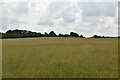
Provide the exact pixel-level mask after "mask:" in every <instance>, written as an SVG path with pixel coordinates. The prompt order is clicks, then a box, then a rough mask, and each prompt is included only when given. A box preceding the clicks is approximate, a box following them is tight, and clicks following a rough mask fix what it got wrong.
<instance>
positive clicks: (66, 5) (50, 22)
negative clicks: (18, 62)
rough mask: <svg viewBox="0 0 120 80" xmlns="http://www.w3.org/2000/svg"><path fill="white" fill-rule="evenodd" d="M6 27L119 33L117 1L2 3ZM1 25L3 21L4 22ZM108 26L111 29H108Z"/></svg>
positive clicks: (89, 34)
mask: <svg viewBox="0 0 120 80" xmlns="http://www.w3.org/2000/svg"><path fill="white" fill-rule="evenodd" d="M2 9H3V11H1V13H2V15H0V17H2V25H0V26H1V27H2V30H0V31H6V30H8V29H15V28H17V29H27V30H32V31H38V32H42V33H44V32H50V31H51V30H54V31H55V32H56V33H57V34H58V33H70V32H71V31H74V32H77V33H79V34H83V35H85V36H91V35H93V34H98V35H117V27H118V26H117V19H118V16H117V3H110V2H84V3H80V2H40V3H38V2H16V3H15V2H14V3H11V4H9V3H4V5H2V6H1V5H0V10H2ZM0 24H1V23H0ZM106 29H107V30H106Z"/></svg>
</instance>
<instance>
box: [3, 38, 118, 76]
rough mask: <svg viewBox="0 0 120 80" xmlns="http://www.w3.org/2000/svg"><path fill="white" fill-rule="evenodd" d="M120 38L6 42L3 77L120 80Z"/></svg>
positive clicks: (44, 39) (4, 41)
mask: <svg viewBox="0 0 120 80" xmlns="http://www.w3.org/2000/svg"><path fill="white" fill-rule="evenodd" d="M117 44H118V43H117V39H114V38H113V39H110V38H108V39H107V38H106V39H95V38H92V39H81V38H25V39H5V40H3V78H116V77H118V76H117V70H118V67H117V66H118V46H117Z"/></svg>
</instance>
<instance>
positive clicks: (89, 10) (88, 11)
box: [78, 2, 117, 16]
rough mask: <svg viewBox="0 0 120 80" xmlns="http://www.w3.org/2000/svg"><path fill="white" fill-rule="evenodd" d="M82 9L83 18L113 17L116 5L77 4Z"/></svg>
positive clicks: (107, 3) (100, 3) (97, 3)
mask: <svg viewBox="0 0 120 80" xmlns="http://www.w3.org/2000/svg"><path fill="white" fill-rule="evenodd" d="M78 5H79V6H81V7H82V9H83V15H84V16H115V8H116V5H117V3H113V2H86V3H78Z"/></svg>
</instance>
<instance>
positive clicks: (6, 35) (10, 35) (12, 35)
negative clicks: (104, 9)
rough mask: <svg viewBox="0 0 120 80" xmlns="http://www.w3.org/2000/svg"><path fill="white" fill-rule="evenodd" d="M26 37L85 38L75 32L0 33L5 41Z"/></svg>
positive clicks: (11, 31) (26, 31)
mask: <svg viewBox="0 0 120 80" xmlns="http://www.w3.org/2000/svg"><path fill="white" fill-rule="evenodd" d="M28 37H80V38H85V37H84V36H83V35H79V34H78V33H76V32H70V34H61V33H60V34H59V35H56V33H55V32H54V31H51V32H50V33H47V32H45V33H44V34H41V33H39V32H32V31H29V30H18V29H15V30H8V31H7V32H6V33H1V32H0V38H2V39H6V38H28ZM91 38H110V37H108V36H107V37H105V36H98V35H94V36H92V37H91Z"/></svg>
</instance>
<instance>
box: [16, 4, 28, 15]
mask: <svg viewBox="0 0 120 80" xmlns="http://www.w3.org/2000/svg"><path fill="white" fill-rule="evenodd" d="M28 11H29V8H28V2H21V3H20V4H18V5H17V6H16V8H15V12H16V13H18V14H21V13H27V12H28Z"/></svg>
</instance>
